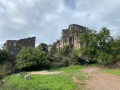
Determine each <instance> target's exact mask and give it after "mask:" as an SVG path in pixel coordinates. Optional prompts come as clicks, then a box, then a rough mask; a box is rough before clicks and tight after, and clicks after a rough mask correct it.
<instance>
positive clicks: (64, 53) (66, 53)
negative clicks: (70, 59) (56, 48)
mask: <svg viewBox="0 0 120 90" xmlns="http://www.w3.org/2000/svg"><path fill="white" fill-rule="evenodd" d="M60 53H61V54H63V55H68V54H69V46H67V45H65V46H63V48H62V49H61V50H60Z"/></svg>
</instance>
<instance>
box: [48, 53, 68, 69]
mask: <svg viewBox="0 0 120 90" xmlns="http://www.w3.org/2000/svg"><path fill="white" fill-rule="evenodd" d="M47 58H48V60H49V62H50V67H51V68H53V67H55V68H60V67H67V66H68V59H67V58H65V57H62V56H54V55H52V54H49V55H48V56H47Z"/></svg>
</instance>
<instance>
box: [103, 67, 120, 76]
mask: <svg viewBox="0 0 120 90" xmlns="http://www.w3.org/2000/svg"><path fill="white" fill-rule="evenodd" d="M102 70H103V71H105V72H107V73H112V74H116V75H120V69H109V68H103V69H102Z"/></svg>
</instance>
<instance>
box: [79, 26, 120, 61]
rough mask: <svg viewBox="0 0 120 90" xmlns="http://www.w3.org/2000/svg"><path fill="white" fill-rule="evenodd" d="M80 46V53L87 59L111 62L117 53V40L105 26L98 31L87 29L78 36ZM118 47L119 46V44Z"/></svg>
mask: <svg viewBox="0 0 120 90" xmlns="http://www.w3.org/2000/svg"><path fill="white" fill-rule="evenodd" d="M80 43H81V45H82V48H81V50H80V53H81V54H82V55H84V56H86V57H88V58H89V60H98V61H105V62H106V63H110V62H112V61H113V60H114V59H115V58H116V57H117V55H118V53H119V50H118V46H119V45H118V42H117V41H115V40H114V39H113V37H112V36H110V32H109V30H108V29H107V28H105V27H103V28H102V29H101V30H100V32H99V33H96V31H93V30H89V29H88V31H87V32H84V33H83V34H82V35H81V36H80ZM119 47H120V46H119Z"/></svg>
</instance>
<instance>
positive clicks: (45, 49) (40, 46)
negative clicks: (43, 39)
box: [37, 43, 48, 52]
mask: <svg viewBox="0 0 120 90" xmlns="http://www.w3.org/2000/svg"><path fill="white" fill-rule="evenodd" d="M37 48H38V49H40V50H42V51H46V52H48V45H47V44H45V43H41V44H39V45H38V46H37Z"/></svg>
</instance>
